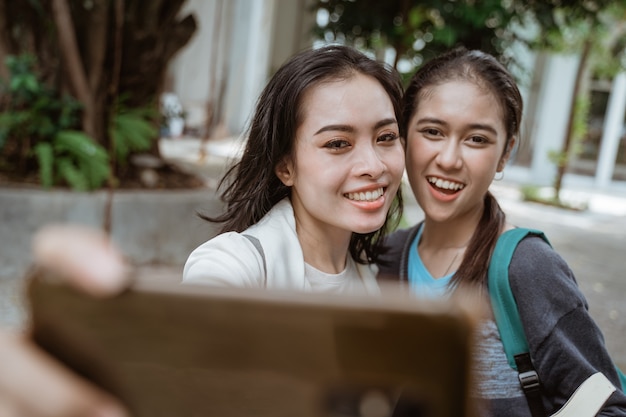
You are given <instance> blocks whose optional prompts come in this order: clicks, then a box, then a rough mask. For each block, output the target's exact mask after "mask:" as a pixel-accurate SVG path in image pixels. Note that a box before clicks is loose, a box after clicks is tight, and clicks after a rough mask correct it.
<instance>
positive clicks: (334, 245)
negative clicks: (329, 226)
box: [296, 219, 352, 274]
mask: <svg viewBox="0 0 626 417" xmlns="http://www.w3.org/2000/svg"><path fill="white" fill-rule="evenodd" d="M296 233H297V234H298V240H299V241H300V246H301V247H302V254H303V256H304V262H306V263H307V264H309V265H311V266H312V267H314V268H316V269H319V270H320V271H322V272H326V273H328V274H338V273H340V272H342V271H343V270H344V269H345V268H346V261H347V257H348V250H349V247H350V238H351V237H352V233H351V232H349V231H344V230H342V231H327V232H325V231H324V230H321V229H319V228H316V227H306V226H305V225H303V224H301V223H300V222H299V221H298V219H296Z"/></svg>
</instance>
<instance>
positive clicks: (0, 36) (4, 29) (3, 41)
mask: <svg viewBox="0 0 626 417" xmlns="http://www.w3.org/2000/svg"><path fill="white" fill-rule="evenodd" d="M5 3H6V2H5V0H0V79H4V80H6V79H8V78H9V75H10V74H9V69H8V68H7V67H6V65H4V60H5V59H6V57H7V55H9V43H8V39H9V25H8V22H7V13H6V4H5Z"/></svg>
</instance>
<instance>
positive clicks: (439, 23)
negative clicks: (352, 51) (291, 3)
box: [314, 0, 518, 70]
mask: <svg viewBox="0 0 626 417" xmlns="http://www.w3.org/2000/svg"><path fill="white" fill-rule="evenodd" d="M513 6H514V5H513V2H510V1H509V2H503V1H502V0H483V1H480V2H477V1H472V0H444V1H441V0H425V1H420V2H408V1H403V0H389V1H379V0H318V1H316V2H315V4H314V9H315V10H322V11H323V13H326V14H327V15H328V22H327V23H326V24H324V25H323V26H316V28H315V29H314V34H315V35H316V36H317V37H318V38H320V39H324V40H326V41H334V42H340V43H346V44H351V45H355V46H357V47H362V49H374V50H376V49H381V48H382V49H386V48H388V47H391V48H393V49H394V50H395V51H396V56H397V58H396V59H397V60H398V59H404V60H407V61H408V62H410V63H412V64H413V65H414V66H419V65H420V64H421V63H422V62H425V61H427V60H429V59H430V58H432V57H433V56H436V55H438V54H439V53H441V52H443V51H445V50H448V49H450V48H451V47H454V46H456V45H464V46H466V47H467V48H471V49H481V50H484V51H486V52H490V53H493V54H494V55H496V56H501V57H503V58H504V55H503V52H504V49H505V47H506V45H508V44H509V43H510V42H511V41H512V40H513V37H512V36H511V34H510V32H507V31H505V30H502V28H506V27H507V26H509V24H510V23H512V22H514V21H515V20H516V19H517V18H518V16H517V14H516V11H515V8H514V7H513ZM373 34H378V38H379V39H382V42H380V45H374V44H373V43H372V41H371V39H372V35H373ZM379 56H380V53H379ZM512 58H513V57H512ZM398 69H400V70H402V69H401V68H398Z"/></svg>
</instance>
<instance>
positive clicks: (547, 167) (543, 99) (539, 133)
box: [529, 54, 580, 185]
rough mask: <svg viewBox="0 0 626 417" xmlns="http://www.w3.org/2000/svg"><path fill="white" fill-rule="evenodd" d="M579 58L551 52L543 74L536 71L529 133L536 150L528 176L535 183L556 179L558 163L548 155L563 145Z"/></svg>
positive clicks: (547, 183)
mask: <svg viewBox="0 0 626 417" xmlns="http://www.w3.org/2000/svg"><path fill="white" fill-rule="evenodd" d="M579 60H580V58H579V57H578V56H572V55H556V54H555V55H550V56H547V57H546V62H545V66H544V71H543V73H541V74H536V76H540V77H541V86H540V90H539V97H538V100H537V103H536V107H535V109H534V115H533V116H534V117H533V119H534V126H533V127H532V130H531V133H530V134H531V135H532V137H533V151H532V161H531V164H530V176H529V179H530V181H531V182H532V183H533V184H536V185H552V184H553V182H554V179H555V176H556V165H555V164H554V162H552V161H551V160H550V158H549V156H548V155H549V153H550V152H551V151H555V152H560V150H561V149H562V147H563V143H564V139H565V133H566V131H567V122H568V119H569V113H570V106H571V101H572V94H573V91H574V90H573V88H574V83H575V80H576V70H577V68H578V62H579ZM529 110H531V109H529Z"/></svg>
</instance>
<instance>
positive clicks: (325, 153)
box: [277, 74, 404, 238]
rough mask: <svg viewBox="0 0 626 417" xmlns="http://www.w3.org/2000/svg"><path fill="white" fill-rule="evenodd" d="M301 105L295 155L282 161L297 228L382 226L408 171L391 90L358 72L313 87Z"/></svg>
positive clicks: (344, 232) (333, 230) (329, 231)
mask: <svg viewBox="0 0 626 417" xmlns="http://www.w3.org/2000/svg"><path fill="white" fill-rule="evenodd" d="M300 110H301V113H302V114H303V120H302V123H301V124H300V126H299V127H298V128H297V131H296V139H295V144H294V153H293V157H291V158H287V159H286V160H285V161H284V164H281V165H279V167H278V168H277V175H278V177H279V178H280V179H281V180H282V181H283V183H284V184H285V185H287V186H291V187H292V191H291V200H292V204H293V207H294V213H295V216H296V222H297V224H298V227H299V228H300V229H305V230H307V233H315V234H316V235H318V234H321V236H327V237H330V236H333V235H337V233H339V235H338V236H340V237H342V238H345V237H349V236H350V235H351V233H352V232H356V233H370V232H373V231H376V230H378V229H379V228H380V227H381V226H382V225H383V224H384V222H385V219H386V216H387V212H388V211H389V208H390V206H391V203H392V201H393V199H394V197H395V195H396V192H397V190H398V187H399V185H400V181H401V178H402V174H403V172H404V150H403V146H402V143H401V142H400V139H399V131H398V122H397V120H396V116H395V113H394V110H393V106H392V104H391V100H390V99H389V96H388V95H387V93H386V92H385V90H384V89H383V87H382V86H381V85H380V84H379V83H378V81H376V80H375V79H374V78H372V77H368V76H365V75H362V74H356V75H354V76H352V77H350V78H349V79H346V80H342V81H331V82H325V83H322V84H319V85H317V86H314V87H312V88H311V89H309V90H308V91H307V92H306V93H305V94H304V96H303V98H302V102H301V109H300Z"/></svg>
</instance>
